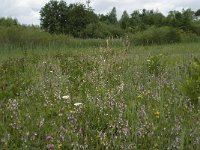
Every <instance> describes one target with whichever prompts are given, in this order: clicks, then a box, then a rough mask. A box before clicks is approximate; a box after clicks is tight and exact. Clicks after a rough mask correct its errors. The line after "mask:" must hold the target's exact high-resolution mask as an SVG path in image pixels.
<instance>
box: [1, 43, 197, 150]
mask: <svg viewBox="0 0 200 150" xmlns="http://www.w3.org/2000/svg"><path fill="white" fill-rule="evenodd" d="M53 49H54V48H51V49H49V48H48V50H47V51H43V52H42V50H43V47H41V48H38V49H35V50H36V51H35V52H33V51H32V50H27V51H26V52H21V51H20V50H21V49H16V50H15V51H12V52H9V49H5V48H4V56H5V58H6V57H7V58H6V59H4V60H2V59H1V61H0V70H1V71H0V89H1V90H0V117H1V121H0V149H27V150H28V149H63V150H65V149H115V150H116V149H130V150H132V149H138V150H140V149H199V148H200V147H199V146H200V145H199V137H200V136H199V134H200V132H199V131H200V120H199V115H200V114H199V112H200V111H199V107H198V106H199V104H198V103H196V104H195V105H194V104H193V103H191V100H190V97H188V95H187V94H185V92H184V91H183V86H184V82H185V80H186V79H187V78H188V76H189V73H188V69H189V67H190V65H189V64H190V63H192V62H193V58H194V57H195V59H198V60H199V59H200V45H199V43H192V44H175V45H159V46H144V47H143V46H140V47H134V48H132V47H131V48H129V49H126V48H125V47H121V48H120V47H118V48H113V47H112V46H111V45H107V47H106V48H105V47H104V48H102V47H99V48H92V47H90V48H87V49H85V48H83V49H81V48H79V50H78V51H77V50H76V48H71V49H69V48H68V47H67V46H66V48H63V49H62V50H61V51H57V50H56V49H55V52H54V51H53ZM125 49H126V50H125ZM6 52H7V53H6ZM13 55H14V56H13ZM1 57H2V55H1ZM192 64H193V63H192ZM197 76H200V75H199V74H197ZM195 77H196V74H195ZM195 81H196V78H195ZM197 94H198V91H197ZM195 106H197V107H195Z"/></svg>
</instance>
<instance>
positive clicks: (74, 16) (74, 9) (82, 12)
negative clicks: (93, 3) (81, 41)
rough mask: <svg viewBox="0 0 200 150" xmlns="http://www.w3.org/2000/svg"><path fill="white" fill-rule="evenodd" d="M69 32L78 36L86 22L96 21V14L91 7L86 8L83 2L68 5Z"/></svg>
mask: <svg viewBox="0 0 200 150" xmlns="http://www.w3.org/2000/svg"><path fill="white" fill-rule="evenodd" d="M68 15H69V29H70V30H69V32H70V33H71V34H72V35H74V36H75V37H80V36H81V32H82V31H83V30H84V29H85V28H86V26H87V25H88V24H91V23H96V22H97V21H98V18H97V15H96V14H95V13H94V12H93V10H92V9H88V8H86V6H85V5H83V4H79V3H77V4H70V5H69V12H68Z"/></svg>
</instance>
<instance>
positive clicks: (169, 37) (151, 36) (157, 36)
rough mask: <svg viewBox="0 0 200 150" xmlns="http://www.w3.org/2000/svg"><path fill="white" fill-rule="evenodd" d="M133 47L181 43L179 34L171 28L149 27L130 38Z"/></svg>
mask: <svg viewBox="0 0 200 150" xmlns="http://www.w3.org/2000/svg"><path fill="white" fill-rule="evenodd" d="M131 41H132V43H134V44H135V45H151V44H165V43H177V42H180V41H181V38H180V33H179V31H177V30H176V29H175V28H172V27H160V28H156V27H151V28H149V29H147V30H145V31H143V32H138V33H136V34H135V35H133V36H132V37H131Z"/></svg>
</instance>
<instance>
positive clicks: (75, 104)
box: [74, 103, 83, 106]
mask: <svg viewBox="0 0 200 150" xmlns="http://www.w3.org/2000/svg"><path fill="white" fill-rule="evenodd" d="M79 105H83V103H74V106H79Z"/></svg>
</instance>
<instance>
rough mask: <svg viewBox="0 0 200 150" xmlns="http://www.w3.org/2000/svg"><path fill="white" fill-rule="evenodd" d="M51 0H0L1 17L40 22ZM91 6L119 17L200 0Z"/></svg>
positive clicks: (100, 1)
mask: <svg viewBox="0 0 200 150" xmlns="http://www.w3.org/2000/svg"><path fill="white" fill-rule="evenodd" d="M49 1H50V0H0V17H12V18H16V19H18V21H19V22H20V23H22V24H30V25H31V24H34V25H39V24H40V14H39V11H40V9H41V8H42V7H43V6H44V5H45V4H46V3H47V2H49ZM65 1H66V2H67V4H70V3H76V2H81V3H86V0H65ZM90 6H91V7H92V8H93V9H94V10H95V13H97V14H100V13H101V14H107V13H108V12H110V11H111V9H112V8H113V7H116V9H117V15H118V18H120V16H121V14H122V12H123V11H124V10H127V11H128V13H129V14H130V13H132V12H133V11H134V10H138V9H144V8H145V9H153V10H159V11H160V12H162V13H163V14H165V15H167V13H168V12H169V11H171V10H179V11H181V10H182V9H183V8H184V9H187V8H191V9H192V10H194V11H196V10H198V9H200V2H199V0H91V3H90Z"/></svg>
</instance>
